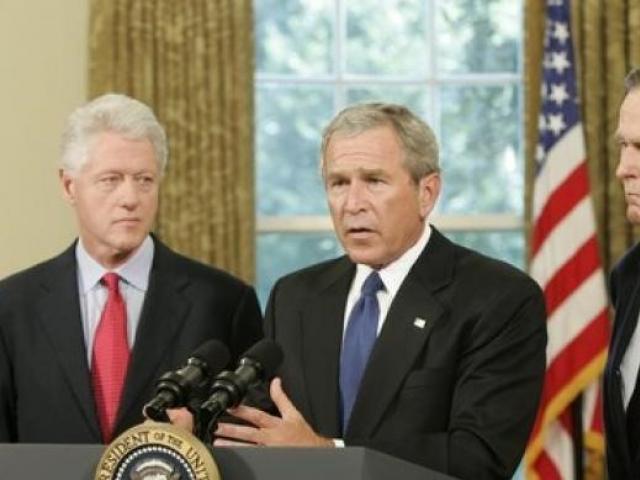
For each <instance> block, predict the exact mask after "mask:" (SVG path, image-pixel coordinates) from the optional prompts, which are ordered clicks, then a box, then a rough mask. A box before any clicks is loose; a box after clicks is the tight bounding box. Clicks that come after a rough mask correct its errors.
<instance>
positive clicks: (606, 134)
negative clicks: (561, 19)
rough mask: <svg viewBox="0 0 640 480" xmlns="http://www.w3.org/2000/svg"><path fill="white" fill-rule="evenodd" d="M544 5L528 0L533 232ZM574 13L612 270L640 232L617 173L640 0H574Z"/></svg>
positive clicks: (595, 182) (639, 62)
mask: <svg viewBox="0 0 640 480" xmlns="http://www.w3.org/2000/svg"><path fill="white" fill-rule="evenodd" d="M544 8H545V2H541V1H539V0H526V1H525V136H526V139H525V142H526V175H527V176H526V191H525V201H526V205H527V210H526V212H525V214H526V218H525V223H526V226H527V232H529V231H530V226H531V210H530V205H531V202H530V199H531V191H532V184H533V171H534V164H535V160H534V153H535V145H536V143H537V124H538V113H539V107H540V76H541V70H540V68H541V67H540V66H541V64H542V43H543V35H544ZM571 15H572V22H571V23H572V26H571V27H572V34H573V40H574V47H575V52H576V62H577V75H578V84H579V85H578V88H579V90H580V101H581V108H582V119H583V123H584V129H585V137H586V138H585V140H586V148H587V163H588V166H589V174H590V183H591V193H592V197H593V201H594V207H595V213H596V222H597V225H598V237H599V240H600V248H601V251H602V261H603V267H604V270H605V272H608V271H609V270H610V269H611V267H612V265H613V264H614V263H615V262H616V260H618V259H619V258H620V256H621V255H622V254H623V253H624V251H625V250H626V249H627V248H629V247H630V246H631V245H632V244H633V243H635V242H636V241H637V240H638V239H640V228H638V227H633V226H632V225H630V224H629V222H628V221H627V220H626V218H625V202H624V195H623V192H622V188H621V186H620V182H619V181H618V179H617V178H616V177H615V169H616V165H617V163H618V154H619V151H618V148H617V145H616V142H615V138H614V134H615V131H616V129H617V126H618V110H619V107H620V102H621V100H622V95H623V92H624V77H625V75H626V73H627V72H628V71H629V70H630V69H631V68H632V67H634V66H640V2H637V1H636V0H572V1H571ZM529 237H530V235H527V238H529Z"/></svg>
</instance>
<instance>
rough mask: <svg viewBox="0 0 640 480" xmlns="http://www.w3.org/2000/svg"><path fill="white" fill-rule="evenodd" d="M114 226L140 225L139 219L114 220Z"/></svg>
mask: <svg viewBox="0 0 640 480" xmlns="http://www.w3.org/2000/svg"><path fill="white" fill-rule="evenodd" d="M113 223H115V224H116V225H137V224H139V223H140V219H139V218H121V219H120V220H116V221H115V222H113Z"/></svg>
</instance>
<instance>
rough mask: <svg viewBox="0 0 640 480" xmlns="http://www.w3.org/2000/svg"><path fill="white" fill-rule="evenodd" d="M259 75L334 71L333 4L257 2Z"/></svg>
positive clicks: (323, 0)
mask: <svg viewBox="0 0 640 480" xmlns="http://www.w3.org/2000/svg"><path fill="white" fill-rule="evenodd" d="M254 5H255V27H256V37H255V38H256V63H257V71H258V72H259V73H279V74H285V73H295V74H300V75H313V74H327V73H330V72H331V71H333V58H332V56H333V41H334V38H333V36H334V27H333V18H334V17H333V5H334V2H333V0H256V1H255V2H254Z"/></svg>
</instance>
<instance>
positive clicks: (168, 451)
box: [94, 421, 220, 480]
mask: <svg viewBox="0 0 640 480" xmlns="http://www.w3.org/2000/svg"><path fill="white" fill-rule="evenodd" d="M94 478H95V480H220V474H219V472H218V467H217V466H216V464H215V462H214V461H213V457H212V456H211V453H210V452H209V450H208V449H207V447H205V446H204V444H203V443H202V442H201V441H200V440H198V439H197V438H196V437H194V436H193V435H192V434H191V433H189V432H187V431H186V430H184V429H181V428H178V427H175V426H173V425H171V424H169V423H157V422H151V421H148V422H145V423H143V424H142V425H138V426H137V427H133V428H130V429H129V430H127V431H126V432H124V433H123V434H122V435H120V436H119V437H118V438H116V439H115V440H114V441H113V442H111V444H109V446H108V447H107V449H106V450H105V452H104V453H103V454H102V457H101V458H100V462H99V463H98V466H97V467H96V474H95V477H94Z"/></svg>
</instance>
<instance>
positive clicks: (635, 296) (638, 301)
mask: <svg viewBox="0 0 640 480" xmlns="http://www.w3.org/2000/svg"><path fill="white" fill-rule="evenodd" d="M634 272H636V270H634ZM625 280H626V282H629V283H631V282H634V283H633V287H632V288H630V289H629V291H628V292H620V295H624V298H629V299H631V301H630V303H629V305H628V307H627V308H626V309H625V311H624V312H619V314H620V317H619V318H620V320H621V321H622V324H621V325H620V332H619V334H618V335H617V336H616V338H615V339H614V342H613V345H612V348H611V353H610V355H611V357H612V366H613V368H612V375H611V380H612V388H611V391H610V392H608V395H609V396H610V398H611V401H610V402H609V403H610V406H609V408H610V410H611V414H612V416H613V417H614V418H615V419H616V420H615V422H616V424H617V430H618V432H619V435H618V436H614V438H612V439H611V442H620V445H619V446H618V447H619V449H620V451H621V452H625V456H626V458H627V461H629V462H634V463H638V461H640V451H637V452H630V451H629V443H628V442H627V415H626V411H625V409H624V403H623V398H622V384H621V375H618V372H620V365H621V363H622V360H623V358H624V355H625V353H626V351H627V348H628V347H629V343H630V342H631V337H632V336H633V333H634V330H635V328H636V324H637V322H638V312H640V280H638V279H636V278H629V279H625ZM634 387H635V386H634Z"/></svg>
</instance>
